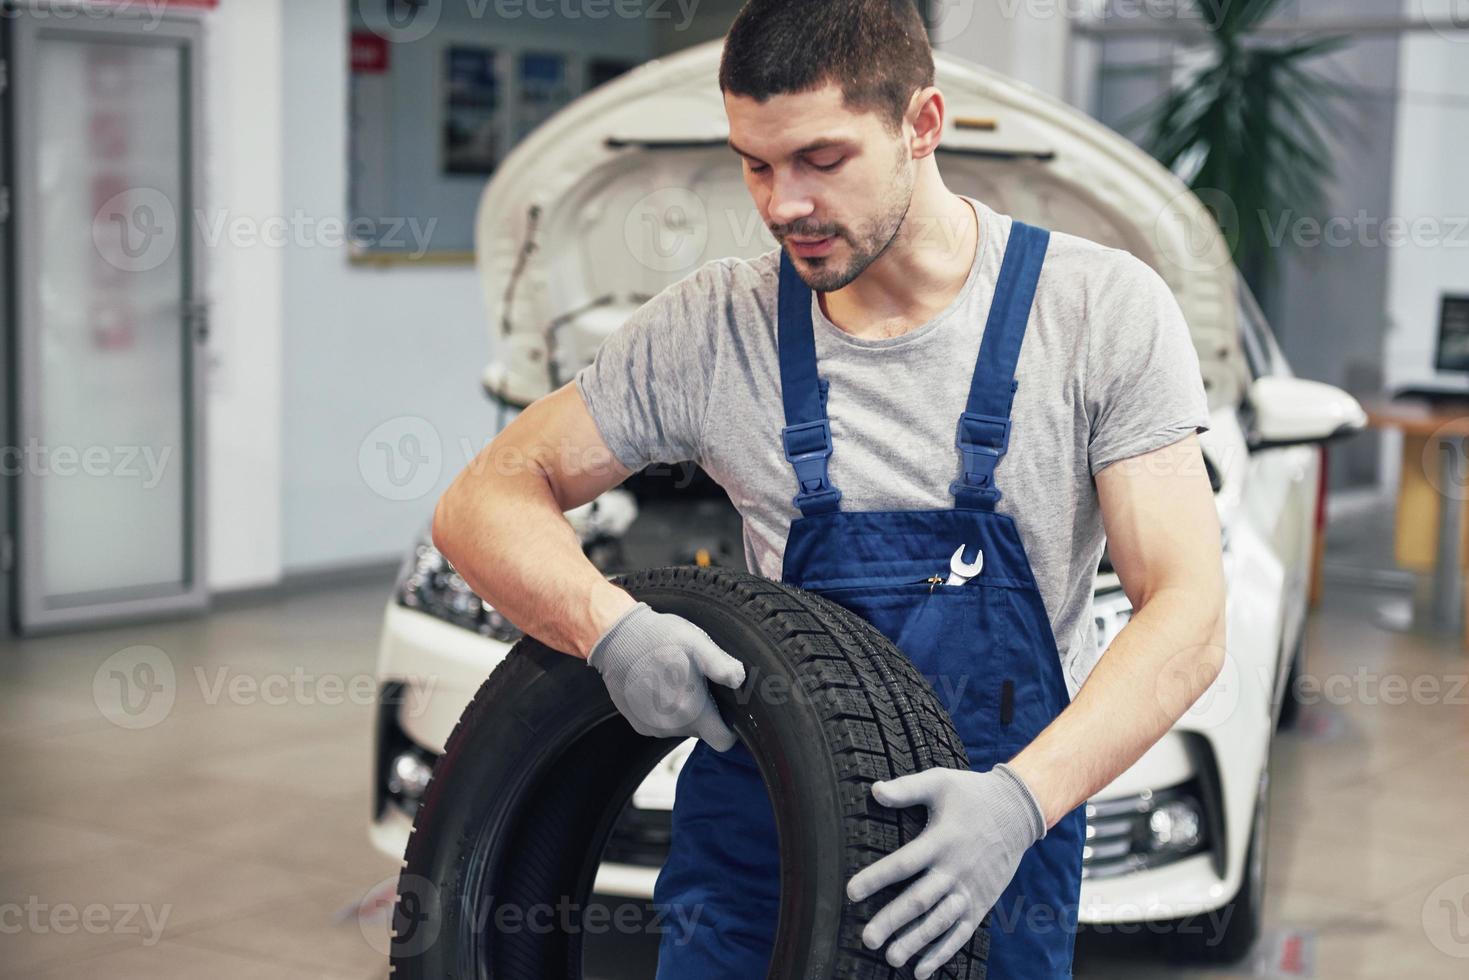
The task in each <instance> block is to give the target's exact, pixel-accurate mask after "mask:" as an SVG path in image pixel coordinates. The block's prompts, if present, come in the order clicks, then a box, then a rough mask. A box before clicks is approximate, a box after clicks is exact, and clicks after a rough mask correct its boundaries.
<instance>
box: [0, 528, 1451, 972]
mask: <svg viewBox="0 0 1469 980" xmlns="http://www.w3.org/2000/svg"><path fill="white" fill-rule="evenodd" d="M1358 530H1360V528H1358ZM1360 537H1361V536H1360V534H1358V535H1357V536H1356V537H1353V536H1352V535H1349V534H1347V533H1345V532H1343V533H1342V535H1341V540H1342V541H1344V542H1347V543H1346V544H1344V545H1343V546H1342V547H1343V548H1347V547H1353V548H1355V547H1358V546H1359V545H1360V544H1361V540H1360ZM1334 540H1335V539H1334ZM1350 558H1351V556H1350V555H1349V554H1344V553H1343V551H1342V550H1341V549H1337V550H1336V551H1334V553H1333V560H1334V561H1344V560H1350ZM385 590H386V583H384V584H383V585H379V586H373V587H353V588H349V589H343V590H338V591H324V592H313V593H306V594H301V595H298V596H296V597H293V598H291V599H289V600H284V601H279V602H274V603H271V604H269V605H260V606H255V607H249V608H227V609H224V610H222V611H218V612H215V613H212V614H210V615H209V616H207V617H204V618H201V619H197V620H193V621H183V622H175V623H169V624H161V625H160V624H153V625H147V626H137V627H130V628H126V629H108V630H97V631H92V632H87V633H77V634H73V635H69V636H64V637H57V638H50V639H37V640H27V641H23V642H10V643H7V644H4V646H3V648H0V655H3V657H4V670H3V671H0V757H3V758H4V759H5V760H6V767H5V768H6V778H5V779H4V782H3V788H0V800H3V807H0V935H3V938H0V949H3V952H0V977H45V978H53V977H88V978H90V977H109V978H132V977H147V978H173V977H189V978H193V977H209V978H210V980H232V978H235V977H270V978H287V980H289V978H296V977H302V978H304V977H341V978H349V977H350V978H359V980H360V978H376V977H382V976H384V975H385V974H386V968H385V966H384V958H383V950H384V948H385V939H384V936H385V932H384V927H383V924H382V922H381V919H380V918H379V917H376V916H374V915H372V914H370V913H364V914H359V911H358V905H359V903H360V902H362V901H363V900H364V899H365V898H367V897H368V896H371V895H374V894H378V893H380V891H381V889H379V888H378V886H379V885H380V883H381V882H383V880H384V879H385V878H387V877H388V876H390V875H392V874H393V873H394V872H395V871H396V868H397V862H396V861H394V860H392V859H390V858H386V857H384V856H382V855H380V854H377V853H376V852H375V851H373V850H372V849H371V848H370V847H369V845H368V843H367V837H366V832H365V820H366V815H367V795H368V789H367V787H368V782H367V776H368V772H369V749H370V742H371V739H370V720H371V717H370V709H369V706H368V704H367V703H366V702H367V698H366V697H365V696H364V692H370V691H371V690H372V688H373V685H372V678H371V673H372V669H373V659H374V651H375V641H376V631H377V626H378V618H379V615H380V611H381V603H382V600H383V597H384V595H385ZM1382 598H1383V597H1379V596H1377V595H1374V594H1372V593H1370V592H1364V591H1354V590H1352V589H1349V588H1348V587H1346V586H1344V585H1339V584H1333V585H1332V586H1331V587H1330V588H1329V589H1328V591H1327V596H1326V601H1325V602H1324V604H1323V606H1322V607H1321V609H1320V610H1319V611H1318V612H1317V613H1316V614H1315V615H1314V617H1313V619H1312V622H1311V626H1310V633H1309V646H1308V651H1309V652H1308V671H1309V672H1310V673H1311V674H1312V675H1314V676H1317V677H1320V678H1325V677H1327V676H1333V675H1335V676H1348V677H1351V678H1354V680H1353V685H1352V690H1353V691H1354V692H1355V691H1357V690H1359V689H1360V690H1364V691H1366V692H1367V693H1366V694H1365V695H1357V694H1355V693H1354V694H1352V695H1351V696H1349V697H1347V698H1334V699H1333V702H1336V701H1339V702H1340V703H1326V702H1324V701H1323V702H1321V703H1316V704H1312V705H1308V706H1307V707H1306V709H1305V711H1304V714H1303V720H1302V725H1301V727H1300V728H1299V729H1298V730H1297V731H1295V732H1293V733H1290V734H1287V735H1283V736H1281V737H1280V738H1278V739H1277V741H1276V747H1275V751H1274V755H1273V763H1272V771H1273V779H1274V794H1273V810H1272V814H1271V834H1270V847H1269V862H1270V864H1269V875H1268V879H1269V891H1268V895H1267V918H1268V921H1269V928H1270V932H1269V934H1268V936H1267V942H1266V943H1265V944H1264V945H1263V946H1262V953H1261V963H1259V964H1257V965H1256V966H1255V967H1254V968H1252V967H1251V966H1250V965H1249V964H1246V965H1244V966H1241V967H1238V968H1235V969H1234V970H1231V971H1219V972H1213V973H1206V972H1202V971H1188V970H1184V969H1182V968H1180V967H1177V966H1173V965H1169V964H1166V963H1163V962H1160V961H1159V960H1158V959H1157V956H1156V953H1155V952H1150V951H1149V950H1148V949H1146V948H1145V944H1144V943H1142V942H1139V941H1136V940H1132V939H1128V940H1126V941H1119V939H1118V937H1115V936H1113V937H1086V936H1084V937H1083V939H1082V941H1081V943H1080V944H1079V947H1078V958H1077V975H1078V977H1084V978H1092V977H1128V978H1152V977H1159V978H1161V977H1176V976H1190V977H1193V976H1198V977H1205V976H1218V977H1225V976H1246V975H1255V976H1275V975H1291V976H1296V975H1298V976H1315V977H1321V978H1331V980H1337V978H1358V977H1361V978H1367V977H1383V978H1387V977H1392V978H1399V977H1412V978H1438V977H1443V978H1451V977H1464V976H1469V705H1466V702H1469V686H1466V685H1464V679H1465V677H1466V675H1469V654H1466V653H1464V652H1463V651H1461V650H1459V649H1457V648H1456V646H1455V644H1454V643H1453V642H1452V641H1451V640H1440V641H1434V640H1425V639H1423V638H1421V637H1418V636H1415V635H1411V634H1402V633H1394V632H1388V631H1386V630H1384V629H1382V628H1381V627H1379V626H1378V625H1376V621H1377V620H1376V614H1375V612H1374V606H1375V605H1376V604H1377V603H1378V601H1379V600H1380V599H1382ZM136 644H146V645H148V646H151V647H156V648H157V649H158V650H160V651H162V652H163V653H165V654H166V655H167V663H168V664H171V666H172V669H173V671H174V677H173V683H172V684H171V685H168V684H166V683H165V682H166V680H167V679H166V678H164V677H162V676H161V675H160V674H159V673H158V672H156V671H155V673H154V675H153V676H151V677H150V676H149V675H147V673H146V672H143V673H140V672H139V669H138V666H137V665H138V663H139V660H138V658H137V657H136V656H130V657H128V658H123V659H127V660H128V661H129V662H128V663H127V664H126V665H124V666H125V668H126V669H124V670H123V671H121V674H122V678H121V679H120V678H119V676H117V675H115V674H114V673H113V670H112V667H113V666H116V665H117V661H115V660H114V661H112V662H110V663H109V659H108V658H109V657H112V656H113V655H114V654H116V653H117V652H118V651H121V650H124V649H126V648H128V647H131V646H133V645H136ZM145 659H146V658H145ZM1359 670H1360V671H1362V672H1363V673H1362V674H1361V675H1360V676H1362V677H1364V678H1365V681H1362V682H1358V681H1356V680H1355V678H1357V677H1358V676H1359V675H1358V671H1359ZM1389 676H1393V677H1402V678H1404V679H1405V681H1406V682H1407V683H1409V684H1411V683H1412V681H1413V680H1414V679H1415V678H1431V679H1433V681H1432V682H1433V683H1435V684H1436V685H1437V686H1438V691H1439V694H1438V696H1437V697H1432V698H1427V699H1424V698H1420V699H1419V701H1426V702H1428V703H1415V702H1414V700H1413V699H1412V698H1408V699H1407V703H1402V704H1389V703H1383V702H1385V701H1388V700H1396V698H1395V697H1394V696H1393V694H1392V691H1393V690H1395V689H1393V688H1391V686H1390V684H1391V683H1395V682H1387V681H1385V680H1384V678H1386V677H1389ZM124 680H125V681H126V682H127V683H128V684H130V685H133V687H132V689H133V690H135V691H142V690H144V689H145V688H154V689H157V690H163V689H166V688H167V689H172V690H173V691H174V692H175V696H174V699H173V703H172V705H171V707H169V709H168V711H167V713H166V714H163V715H162V717H161V720H157V716H156V715H155V714H152V713H153V712H160V711H161V709H160V708H159V707H158V705H159V703H160V702H157V701H150V702H143V701H142V700H140V699H138V698H135V699H134V700H132V701H131V702H130V703H129V704H128V707H126V708H122V709H121V710H119V705H120V703H121V702H119V700H118V694H117V692H118V691H119V690H120V689H121V688H120V687H119V685H121V684H122V683H123V682H124ZM1420 683H1427V682H1420ZM1360 684H1365V685H1366V686H1365V687H1360V686H1359V685H1360ZM140 685H141V686H140ZM99 705H100V706H102V707H99ZM130 710H131V711H132V712H134V713H132V714H130V713H129V711H130ZM155 720H156V724H152V725H150V726H148V727H136V726H138V725H140V724H141V723H142V722H144V721H155ZM1266 960H1269V961H1271V962H1273V963H1275V964H1277V965H1278V964H1282V963H1285V964H1294V965H1293V966H1290V965H1288V966H1287V967H1281V968H1277V969H1273V970H1272V969H1270V968H1269V967H1267V966H1266V965H1265V961H1266ZM619 962H620V963H622V964H624V965H626V964H630V963H635V962H639V957H636V956H629V957H627V958H622V957H620V958H619ZM641 962H644V963H645V962H646V957H642V958H641ZM612 972H618V973H620V974H621V975H623V976H626V977H629V978H631V977H635V976H646V975H647V974H646V973H645V972H641V971H635V970H634V969H633V968H632V967H627V966H624V968H623V969H621V970H619V971H610V970H609V975H610V973H612Z"/></svg>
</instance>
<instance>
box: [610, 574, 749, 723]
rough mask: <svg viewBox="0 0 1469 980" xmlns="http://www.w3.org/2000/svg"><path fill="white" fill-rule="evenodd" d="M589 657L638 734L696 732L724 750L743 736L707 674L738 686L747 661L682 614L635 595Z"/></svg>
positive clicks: (725, 683)
mask: <svg viewBox="0 0 1469 980" xmlns="http://www.w3.org/2000/svg"><path fill="white" fill-rule="evenodd" d="M587 664H588V665H589V666H591V667H595V668H596V669H597V672H598V673H599V674H601V675H602V681H603V683H605V684H606V685H607V693H608V694H610V695H611V696H612V703H613V704H615V705H616V706H617V710H618V711H620V712H621V713H622V716H623V717H624V718H626V719H627V720H628V721H629V722H630V723H631V724H632V727H633V730H634V731H636V732H637V733H638V734H639V735H648V736H652V737H654V738H669V737H672V736H679V735H682V736H689V735H695V736H698V737H699V738H702V739H703V740H704V741H706V742H708V743H709V745H710V746H711V747H713V748H714V749H717V750H718V751H720V752H725V751H728V750H729V749H730V748H732V747H733V746H734V744H735V742H736V741H738V738H737V737H736V735H735V733H734V731H733V730H731V729H730V727H729V726H728V725H726V724H725V723H724V719H723V718H721V717H720V716H719V708H718V707H717V706H716V705H715V704H714V699H713V698H712V697H711V696H710V695H709V689H708V687H707V685H706V684H705V679H706V678H707V679H708V680H711V681H713V682H714V683H716V684H723V685H724V686H725V687H731V688H735V687H739V686H740V685H741V684H743V683H744V681H745V665H744V664H742V663H740V662H739V661H738V660H736V659H735V658H734V657H732V656H730V655H729V654H728V653H725V652H724V651H723V650H721V649H720V648H719V644H717V643H715V642H714V641H713V640H712V639H710V638H709V634H707V633H705V632H704V631H703V630H701V629H700V628H699V627H697V626H695V625H694V624H693V623H691V622H689V621H688V620H687V619H684V618H683V617H682V616H675V615H673V614H671V613H660V612H654V611H653V608H652V607H651V606H649V605H648V604H647V603H646V602H640V603H638V604H637V605H636V606H633V607H632V609H630V610H628V611H627V612H626V613H624V614H623V616H622V617H621V618H620V619H618V620H617V622H615V623H613V624H612V626H611V628H610V629H608V630H607V632H606V633H604V634H602V637H601V639H599V640H598V641H597V644H596V646H594V647H592V651H591V653H590V654H589V655H588V656H587Z"/></svg>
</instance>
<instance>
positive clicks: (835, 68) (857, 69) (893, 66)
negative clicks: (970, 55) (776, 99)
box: [719, 0, 933, 131]
mask: <svg viewBox="0 0 1469 980" xmlns="http://www.w3.org/2000/svg"><path fill="white" fill-rule="evenodd" d="M827 82H835V83H836V84H837V85H839V86H841V89H842V98H843V101H844V102H845V103H846V105H847V106H848V108H851V109H855V110H872V111H876V112H877V113H879V114H880V115H881V116H882V117H883V119H884V120H885V121H886V122H887V124H888V126H889V128H891V129H892V130H894V131H896V130H897V129H898V127H899V126H900V125H901V124H902V121H903V113H904V112H905V111H906V110H907V108H908V99H909V98H910V97H911V96H912V95H913V92H914V91H915V90H917V89H920V88H923V87H925V86H928V85H932V84H933V50H932V49H931V48H930V47H929V43H928V31H927V29H926V28H925V27H924V24H923V18H922V17H921V16H920V15H919V13H918V8H917V6H916V5H915V2H914V0H748V2H747V3H746V4H745V5H744V6H743V7H742V8H740V12H739V15H738V16H736V17H735V20H734V24H733V25H731V27H730V29H729V34H728V36H726V37H725V40H724V54H723V56H722V57H721V59H720V62H719V88H720V89H721V90H722V91H724V92H727V93H729V94H732V95H743V96H748V97H750V98H753V99H755V100H757V101H759V102H764V101H765V100H766V99H768V98H770V97H771V96H773V95H785V94H789V93H793V92H806V91H810V90H811V89H815V88H819V87H821V86H822V85H824V84H826V83H827Z"/></svg>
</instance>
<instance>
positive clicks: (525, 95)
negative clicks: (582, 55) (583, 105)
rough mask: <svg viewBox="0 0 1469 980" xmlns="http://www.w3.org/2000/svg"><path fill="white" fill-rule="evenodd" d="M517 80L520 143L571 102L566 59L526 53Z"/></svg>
mask: <svg viewBox="0 0 1469 980" xmlns="http://www.w3.org/2000/svg"><path fill="white" fill-rule="evenodd" d="M517 81H518V82H519V84H520V100H519V105H518V106H517V107H516V113H515V140H516V142H519V141H520V140H522V139H524V138H525V136H526V134H527V133H529V132H530V131H531V130H533V129H535V128H536V127H537V126H539V125H540V124H541V123H543V122H545V121H546V119H548V118H549V117H550V116H551V115H552V114H553V113H554V112H556V110H557V109H560V108H561V107H562V106H564V105H566V103H568V102H570V101H571V82H570V80H569V78H568V76H567V68H566V56H565V55H562V54H553V53H549V52H542V51H525V52H522V53H521V55H520V71H519V74H518V75H517Z"/></svg>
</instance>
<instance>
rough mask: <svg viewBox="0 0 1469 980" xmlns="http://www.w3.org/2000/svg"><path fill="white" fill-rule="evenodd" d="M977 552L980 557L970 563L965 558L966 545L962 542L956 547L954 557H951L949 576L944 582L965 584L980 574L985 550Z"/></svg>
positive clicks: (947, 583)
mask: <svg viewBox="0 0 1469 980" xmlns="http://www.w3.org/2000/svg"><path fill="white" fill-rule="evenodd" d="M976 554H977V555H978V557H976V558H975V559H974V562H973V564H970V563H968V562H966V561H965V560H964V546H963V545H962V544H961V545H960V546H959V547H957V548H955V549H954V557H953V558H950V559H949V578H948V581H946V582H945V583H944V584H945V585H963V584H964V583H965V582H968V581H969V580H970V579H972V578H974V576H976V575H978V574H979V570H980V569H981V568H983V567H984V552H983V551H979V552H976Z"/></svg>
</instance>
